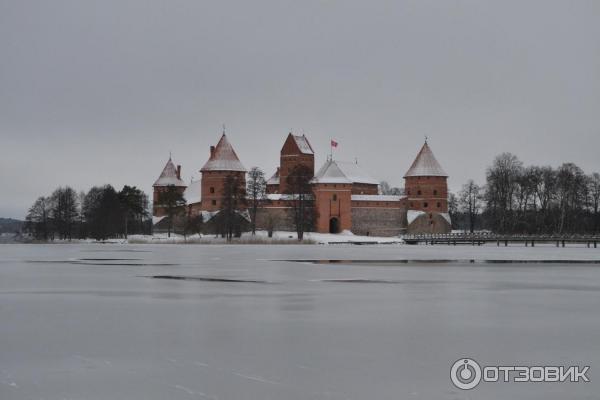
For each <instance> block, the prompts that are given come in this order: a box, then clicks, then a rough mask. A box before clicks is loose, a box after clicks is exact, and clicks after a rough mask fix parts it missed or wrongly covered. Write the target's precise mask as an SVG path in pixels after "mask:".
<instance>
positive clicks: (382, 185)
mask: <svg viewBox="0 0 600 400" xmlns="http://www.w3.org/2000/svg"><path fill="white" fill-rule="evenodd" d="M379 194H386V195H395V196H399V195H401V194H402V189H400V188H398V187H392V186H390V184H389V183H387V182H386V181H381V182H379Z"/></svg>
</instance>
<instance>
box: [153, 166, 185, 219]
mask: <svg viewBox="0 0 600 400" xmlns="http://www.w3.org/2000/svg"><path fill="white" fill-rule="evenodd" d="M169 186H174V187H175V188H177V191H178V192H180V193H181V194H183V192H184V191H185V188H186V187H187V185H186V184H185V183H184V182H183V180H181V165H178V166H177V168H175V165H174V164H173V161H172V160H171V157H170V156H169V161H167V164H166V165H165V167H164V168H163V171H162V172H161V174H160V176H159V177H158V179H157V180H156V182H154V184H153V185H152V188H153V194H152V215H154V216H155V217H162V216H164V215H165V213H164V209H163V207H162V206H161V204H159V196H160V193H162V192H164V191H166V190H167V188H168V187H169Z"/></svg>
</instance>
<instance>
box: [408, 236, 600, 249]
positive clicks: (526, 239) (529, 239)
mask: <svg viewBox="0 0 600 400" xmlns="http://www.w3.org/2000/svg"><path fill="white" fill-rule="evenodd" d="M403 239H404V241H405V242H406V243H407V244H426V245H434V244H441V245H443V244H445V245H448V246H450V245H453V246H456V245H460V244H462V245H472V246H481V245H482V244H487V243H496V245H497V246H502V245H503V246H508V244H509V243H520V244H524V245H525V247H527V246H531V247H534V246H535V245H536V244H537V243H553V244H556V247H561V246H562V247H565V245H567V244H585V245H587V247H592V246H593V247H594V248H598V243H600V235H502V234H495V233H485V232H484V233H448V234H418V235H405V236H403Z"/></svg>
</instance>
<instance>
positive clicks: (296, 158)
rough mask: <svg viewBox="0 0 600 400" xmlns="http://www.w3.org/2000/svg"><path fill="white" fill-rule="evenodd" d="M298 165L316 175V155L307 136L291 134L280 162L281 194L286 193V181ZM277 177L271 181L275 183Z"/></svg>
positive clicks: (284, 144) (282, 149)
mask: <svg viewBox="0 0 600 400" xmlns="http://www.w3.org/2000/svg"><path fill="white" fill-rule="evenodd" d="M298 165H304V166H306V167H308V168H309V170H310V175H311V176H313V175H314V173H315V153H314V151H313V148H312V146H311V145H310V143H309V142H308V139H307V138H306V136H304V135H302V136H298V135H294V134H292V133H291V132H290V134H289V135H288V137H287V138H286V140H285V142H284V143H283V147H282V148H281V157H280V160H279V170H278V178H279V193H285V191H286V180H287V177H288V176H289V174H290V173H291V172H292V171H293V169H294V168H295V167H296V166H298ZM274 178H275V176H273V177H272V178H271V179H273V181H272V180H271V179H269V181H271V182H274Z"/></svg>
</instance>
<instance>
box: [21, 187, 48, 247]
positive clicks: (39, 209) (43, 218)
mask: <svg viewBox="0 0 600 400" xmlns="http://www.w3.org/2000/svg"><path fill="white" fill-rule="evenodd" d="M50 204H51V202H50V200H49V199H48V197H44V196H41V197H38V198H37V200H36V201H35V202H34V203H33V205H32V206H31V207H30V208H29V212H28V213H27V217H26V218H25V230H26V231H28V232H29V233H31V234H32V235H33V236H34V237H35V238H36V239H43V240H48V239H49V238H50V237H51V232H52V226H51V219H50V213H51V208H50Z"/></svg>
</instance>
